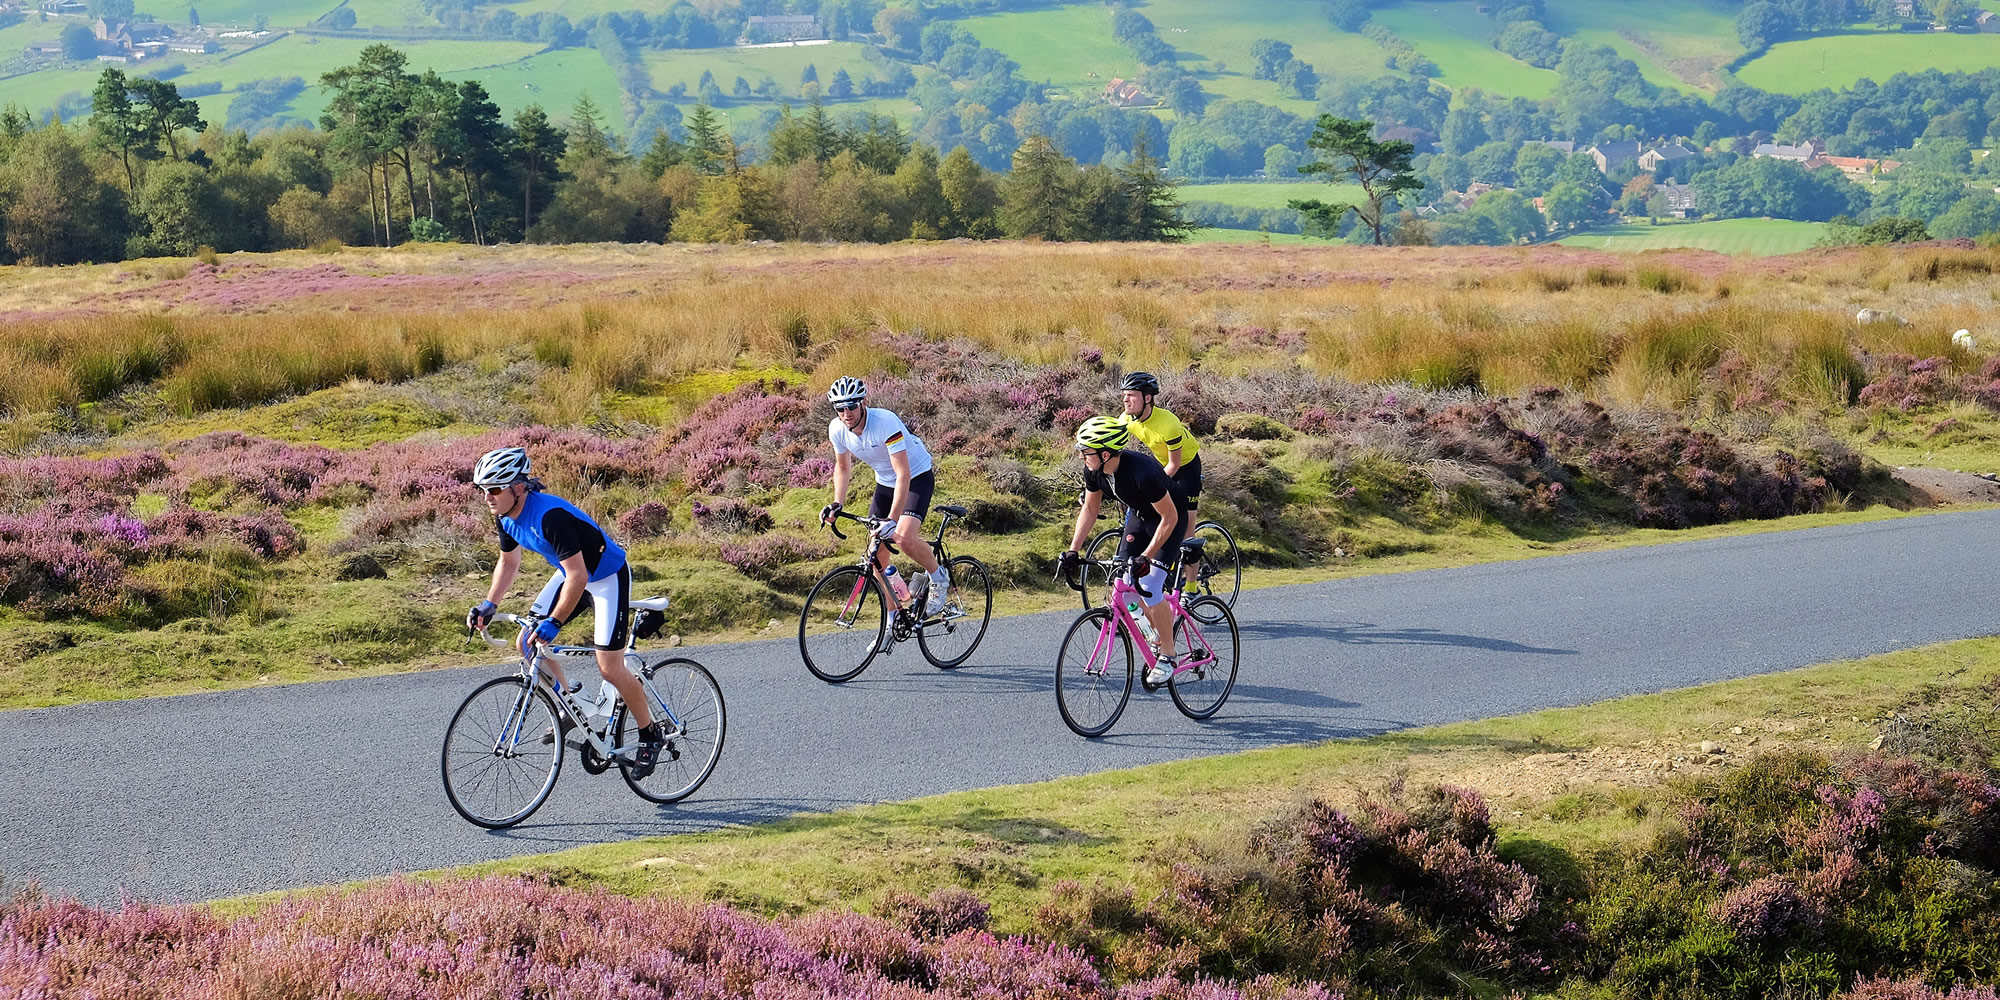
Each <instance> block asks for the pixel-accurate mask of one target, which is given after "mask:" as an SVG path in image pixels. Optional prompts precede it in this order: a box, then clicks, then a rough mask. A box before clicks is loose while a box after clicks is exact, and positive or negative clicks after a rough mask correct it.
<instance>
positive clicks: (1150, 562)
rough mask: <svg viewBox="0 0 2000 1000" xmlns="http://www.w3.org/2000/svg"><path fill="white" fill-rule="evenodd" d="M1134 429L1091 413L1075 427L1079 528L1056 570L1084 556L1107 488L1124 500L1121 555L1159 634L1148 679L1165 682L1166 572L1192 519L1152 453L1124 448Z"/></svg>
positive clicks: (1169, 666)
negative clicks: (1078, 457) (1081, 552)
mask: <svg viewBox="0 0 2000 1000" xmlns="http://www.w3.org/2000/svg"><path fill="white" fill-rule="evenodd" d="M1131 437H1132V432H1131V430H1130V428H1128V427H1127V426H1126V425H1124V424H1121V423H1119V422H1118V421H1116V420H1112V419H1111V418H1109V417H1091V418H1090V419H1088V420H1085V421H1084V422H1083V426H1082V427H1079V428H1077V432H1076V450H1077V451H1078V452H1080V453H1081V454H1082V456H1083V488H1084V493H1083V509H1082V510H1081V511H1078V512H1077V516H1076V531H1075V532H1074V533H1072V535H1071V536H1070V542H1069V550H1068V551H1066V552H1064V553H1063V554H1062V556H1061V557H1060V558H1059V559H1057V561H1056V567H1057V572H1059V573H1061V574H1062V575H1064V576H1068V575H1069V574H1070V573H1072V572H1074V571H1075V569H1076V567H1077V566H1078V565H1079V563H1080V562H1081V557H1079V556H1078V555H1077V551H1078V550H1079V549H1081V548H1083V543H1084V540H1085V539H1087V538H1089V537H1090V531H1091V528H1092V527H1094V526H1095V525H1096V524H1097V513H1098V511H1099V510H1100V509H1102V507H1103V505H1104V495H1105V494H1107V493H1109V494H1110V495H1111V496H1112V498H1113V499H1115V500H1117V501H1118V502H1119V503H1122V504H1124V505H1125V531H1124V539H1123V540H1122V541H1121V542H1120V543H1119V545H1118V557H1119V558H1121V559H1123V558H1128V557H1129V558H1130V559H1131V560H1132V582H1133V584H1134V585H1136V586H1137V587H1139V589H1141V590H1142V591H1144V592H1145V593H1146V594H1150V595H1151V596H1142V598H1141V599H1142V600H1143V601H1145V604H1146V620H1147V621H1149V622H1151V623H1152V624H1153V629H1154V631H1155V632H1157V633H1158V634H1159V637H1160V638H1159V647H1160V648H1159V653H1160V657H1159V662H1158V664H1157V665H1156V666H1154V668H1153V669H1152V670H1151V671H1150V672H1148V673H1147V674H1146V683H1148V684H1155V685H1158V684H1165V683H1166V682H1167V678H1169V677H1172V676H1173V675H1174V628H1173V624H1174V620H1173V610H1172V609H1171V608H1169V607H1168V606H1167V605H1166V603H1165V601H1166V596H1167V579H1168V577H1169V575H1170V574H1171V573H1172V570H1173V565H1174V558H1175V557H1176V556H1177V555H1179V554H1180V550H1181V539H1183V538H1185V537H1187V532H1188V527H1189V525H1190V524H1191V523H1192V522H1193V518H1191V517H1190V516H1189V509H1188V499H1187V494H1186V493H1184V492H1182V491H1181V487H1180V484H1179V483H1176V482H1174V480H1173V477H1171V476H1168V475H1167V470H1166V469H1164V468H1162V467H1161V466H1160V463H1159V461H1158V460H1156V459H1154V458H1153V456H1152V453H1150V452H1148V451H1146V450H1145V449H1144V448H1127V447H1126V445H1127V444H1128V443H1129V442H1130V441H1131Z"/></svg>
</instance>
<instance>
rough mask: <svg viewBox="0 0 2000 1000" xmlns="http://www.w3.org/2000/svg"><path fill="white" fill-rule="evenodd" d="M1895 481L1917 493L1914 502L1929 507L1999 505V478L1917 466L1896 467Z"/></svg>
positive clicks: (1991, 475) (1894, 472)
mask: <svg viewBox="0 0 2000 1000" xmlns="http://www.w3.org/2000/svg"><path fill="white" fill-rule="evenodd" d="M1892 472H1893V474H1894V475H1895V477H1896V479H1897V480H1898V481H1900V482H1902V483H1903V484H1904V485H1906V486H1908V487H1910V489H1911V490H1912V491H1913V492H1914V493H1916V494H1917V496H1915V497H1913V498H1912V499H1915V500H1916V501H1917V502H1919V503H1921V504H1924V505H1926V506H1931V507H1949V506H1952V505H1954V504H1963V503H2000V477H1995V476H1994V475H1993V474H1990V473H1989V474H1987V475H1980V474H1977V473H1971V472H1955V471H1953V470H1951V469H1930V468H1925V467H1923V466H1920V465H1911V466H1897V467H1896V468H1895V469H1894V470H1892Z"/></svg>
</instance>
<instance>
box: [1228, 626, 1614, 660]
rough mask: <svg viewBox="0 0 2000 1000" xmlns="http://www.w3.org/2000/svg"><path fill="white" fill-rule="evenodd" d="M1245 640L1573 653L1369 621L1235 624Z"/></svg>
mask: <svg viewBox="0 0 2000 1000" xmlns="http://www.w3.org/2000/svg"><path fill="white" fill-rule="evenodd" d="M1237 630H1238V631H1240V632H1241V633H1242V634H1243V637H1244V638H1245V639H1325V640H1330V641H1333V642H1344V643H1348V644H1350V645H1355V646H1459V647H1462V648H1465V649H1484V650H1488V651H1491V652H1495V653H1536V654H1540V655H1542V656H1575V655H1577V651H1576V650H1574V649H1547V648H1543V647H1541V646H1526V645H1522V644H1521V643H1518V642H1514V641H1511V640H1508V639H1493V638H1489V637H1487V636H1483V635H1459V634H1457V633H1455V632H1440V631H1438V630H1437V629H1434V628H1394V629H1392V628H1383V627H1381V626H1379V625H1375V624H1373V623H1371V622H1333V623H1318V624H1315V623H1310V622H1273V621H1257V622H1250V623H1248V624H1242V625H1238V626H1237Z"/></svg>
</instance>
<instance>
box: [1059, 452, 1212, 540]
mask: <svg viewBox="0 0 2000 1000" xmlns="http://www.w3.org/2000/svg"><path fill="white" fill-rule="evenodd" d="M1083 488H1084V489H1086V490H1089V491H1091V492H1092V493H1108V494H1110V496H1111V498H1112V499H1113V500H1116V501H1118V502H1119V503H1122V504H1124V505H1125V507H1126V509H1127V510H1128V511H1130V512H1131V513H1132V514H1134V515H1136V516H1137V517H1138V518H1139V519H1140V520H1142V521H1144V522H1146V523H1147V524H1152V525H1158V524H1159V523H1160V521H1161V520H1163V518H1161V517H1160V511H1159V509H1158V508H1156V507H1154V506H1153V505H1154V504H1156V503H1159V502H1160V498H1161V497H1163V496H1171V497H1173V498H1174V509H1175V510H1176V511H1178V512H1179V513H1180V521H1181V523H1180V525H1179V527H1180V528H1181V529H1182V530H1183V531H1185V529H1186V527H1187V522H1188V514H1189V512H1190V511H1191V510H1192V509H1193V508H1191V507H1190V506H1189V505H1188V498H1187V493H1186V492H1185V491H1183V490H1182V489H1181V485H1180V484H1179V483H1176V482H1174V480H1173V478H1172V477H1170V476H1168V475H1167V470H1166V469H1165V468H1164V467H1162V466H1161V465H1160V462H1159V460H1158V459H1156V458H1154V457H1153V454H1152V452H1149V451H1146V450H1145V449H1143V448H1136V449H1135V448H1127V449H1125V450H1124V451H1121V452H1119V453H1118V469H1117V471H1115V472H1113V473H1112V474H1111V475H1109V476H1106V475H1105V474H1104V473H1103V472H1092V471H1090V470H1089V469H1085V470H1083Z"/></svg>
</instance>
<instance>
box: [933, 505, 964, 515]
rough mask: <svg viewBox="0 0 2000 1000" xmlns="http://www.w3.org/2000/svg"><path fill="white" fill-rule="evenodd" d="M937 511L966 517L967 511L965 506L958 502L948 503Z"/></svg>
mask: <svg viewBox="0 0 2000 1000" xmlns="http://www.w3.org/2000/svg"><path fill="white" fill-rule="evenodd" d="M937 512H938V513H940V514H943V515H944V516H946V517H964V516H965V513H966V512H965V508H963V507H960V506H958V505H957V504H947V505H945V506H942V507H939V508H938V509H937Z"/></svg>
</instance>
